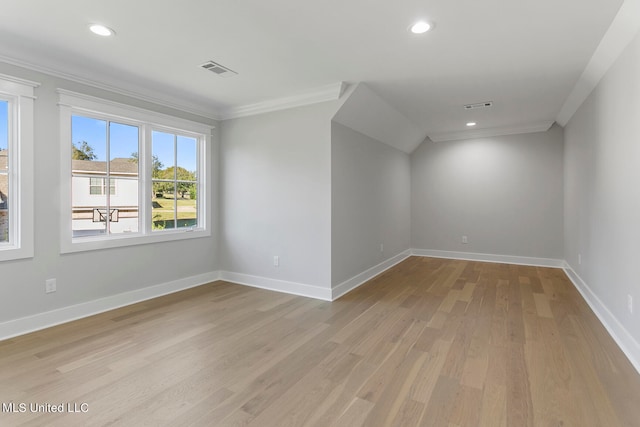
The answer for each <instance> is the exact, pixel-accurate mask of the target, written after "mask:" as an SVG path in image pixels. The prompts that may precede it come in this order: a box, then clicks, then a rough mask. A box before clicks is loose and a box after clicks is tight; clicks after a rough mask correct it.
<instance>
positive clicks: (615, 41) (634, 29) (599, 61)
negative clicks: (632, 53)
mask: <svg viewBox="0 0 640 427" xmlns="http://www.w3.org/2000/svg"><path fill="white" fill-rule="evenodd" d="M638 30H640V0H625V2H624V3H623V4H622V6H620V9H619V10H618V13H617V14H616V16H615V18H613V21H612V22H611V26H609V29H608V30H607V32H606V33H605V34H604V37H602V40H601V41H600V44H599V45H598V47H597V48H596V50H595V52H594V53H593V56H592V57H591V60H589V63H588V64H587V66H586V67H585V69H584V71H583V72H582V75H581V76H580V78H579V79H578V82H577V83H576V85H575V86H574V87H573V90H572V91H571V93H570V94H569V96H568V97H567V99H566V100H565V102H564V104H563V105H562V108H561V109H560V112H559V113H558V116H557V117H556V121H557V122H558V123H559V124H560V125H561V126H566V124H567V123H568V122H569V120H571V117H573V115H574V114H575V113H576V111H578V108H580V106H581V105H582V103H583V102H584V101H585V100H586V99H587V97H588V96H589V95H590V94H591V92H592V91H593V89H595V87H596V86H597V85H598V83H599V82H600V80H601V79H602V77H604V75H605V74H606V72H607V71H608V70H609V68H611V66H612V65H613V63H614V62H615V61H616V60H617V59H618V57H619V56H620V54H621V53H622V51H623V50H624V49H625V48H626V47H627V46H628V45H629V43H630V42H631V40H633V38H634V37H635V35H636V34H637V33H638Z"/></svg>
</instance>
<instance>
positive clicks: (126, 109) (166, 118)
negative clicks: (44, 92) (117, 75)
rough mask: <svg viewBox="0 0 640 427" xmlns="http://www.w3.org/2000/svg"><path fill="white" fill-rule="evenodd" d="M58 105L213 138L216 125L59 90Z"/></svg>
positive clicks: (57, 90)
mask: <svg viewBox="0 0 640 427" xmlns="http://www.w3.org/2000/svg"><path fill="white" fill-rule="evenodd" d="M56 92H58V98H59V99H58V105H59V106H65V107H71V108H73V109H74V110H85V111H89V112H92V113H98V114H102V115H111V116H114V117H118V118H122V119H124V120H128V121H138V122H147V123H151V124H154V125H158V126H162V127H165V128H167V127H173V128H174V129H176V130H180V131H185V130H189V131H191V132H196V133H199V134H200V133H202V134H205V135H207V136H211V135H212V132H211V130H212V129H214V128H215V126H214V125H211V124H207V123H201V122H196V121H193V120H187V119H182V118H179V117H175V116H171V115H169V114H164V113H158V112H156V111H153V110H147V109H145V108H140V107H134V106H131V105H127V104H122V103H120V102H115V101H111V100H109V99H104V98H98V97H96V96H91V95H86V94H84V93H78V92H73V91H70V90H67V89H61V88H57V89H56Z"/></svg>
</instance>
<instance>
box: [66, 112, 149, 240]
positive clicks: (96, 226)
mask: <svg viewBox="0 0 640 427" xmlns="http://www.w3.org/2000/svg"><path fill="white" fill-rule="evenodd" d="M71 139H72V141H71V145H72V147H71V189H72V191H71V195H72V197H71V205H72V209H71V218H72V228H71V229H72V234H73V237H74V238H82V237H90V236H99V235H113V234H122V233H137V232H138V231H139V230H140V221H139V211H140V209H139V205H140V202H139V189H138V187H139V180H138V178H139V164H138V163H139V162H138V153H139V151H140V150H139V148H140V129H139V127H138V126H136V125H131V124H125V123H120V122H116V121H111V120H105V119H101V118H96V117H91V116H82V115H73V116H72V117H71ZM107 159H109V161H107ZM107 183H109V185H108V187H109V188H108V189H107ZM116 187H119V188H120V192H118V193H116Z"/></svg>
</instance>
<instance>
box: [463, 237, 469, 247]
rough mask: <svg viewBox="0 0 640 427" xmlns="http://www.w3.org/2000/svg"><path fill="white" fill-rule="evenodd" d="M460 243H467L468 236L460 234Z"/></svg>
mask: <svg viewBox="0 0 640 427" xmlns="http://www.w3.org/2000/svg"><path fill="white" fill-rule="evenodd" d="M462 243H464V244H465V245H466V244H467V243H469V238H468V237H467V236H462Z"/></svg>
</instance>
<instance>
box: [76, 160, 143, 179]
mask: <svg viewBox="0 0 640 427" xmlns="http://www.w3.org/2000/svg"><path fill="white" fill-rule="evenodd" d="M109 167H110V172H111V175H138V162H136V161H134V160H133V159H125V158H121V157H119V158H115V159H113V160H111V164H110V166H109ZM71 168H72V173H73V174H91V175H95V174H100V175H105V174H106V173H107V162H105V161H95V160H75V159H73V160H71Z"/></svg>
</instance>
